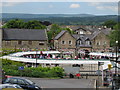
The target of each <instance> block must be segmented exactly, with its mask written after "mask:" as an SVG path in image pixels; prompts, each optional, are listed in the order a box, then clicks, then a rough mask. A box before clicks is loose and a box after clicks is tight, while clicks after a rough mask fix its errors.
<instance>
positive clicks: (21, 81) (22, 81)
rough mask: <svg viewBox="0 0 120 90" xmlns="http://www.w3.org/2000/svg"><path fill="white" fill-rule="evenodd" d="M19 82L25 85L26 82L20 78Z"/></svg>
mask: <svg viewBox="0 0 120 90" xmlns="http://www.w3.org/2000/svg"><path fill="white" fill-rule="evenodd" d="M18 84H19V85H25V84H26V83H25V82H24V80H21V79H18Z"/></svg>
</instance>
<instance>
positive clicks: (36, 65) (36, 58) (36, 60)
mask: <svg viewBox="0 0 120 90" xmlns="http://www.w3.org/2000/svg"><path fill="white" fill-rule="evenodd" d="M37 51H38V50H37V48H36V64H35V65H36V67H37V59H38V57H37Z"/></svg>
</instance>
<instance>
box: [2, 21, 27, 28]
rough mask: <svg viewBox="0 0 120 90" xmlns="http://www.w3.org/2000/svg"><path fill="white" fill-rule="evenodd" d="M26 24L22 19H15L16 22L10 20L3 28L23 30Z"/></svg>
mask: <svg viewBox="0 0 120 90" xmlns="http://www.w3.org/2000/svg"><path fill="white" fill-rule="evenodd" d="M24 24H25V23H24V22H23V20H20V19H14V20H10V21H8V22H7V23H6V24H5V25H4V26H3V28H20V29H21V28H23V27H24Z"/></svg>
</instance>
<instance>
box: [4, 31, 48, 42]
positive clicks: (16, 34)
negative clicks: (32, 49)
mask: <svg viewBox="0 0 120 90" xmlns="http://www.w3.org/2000/svg"><path fill="white" fill-rule="evenodd" d="M3 40H41V41H45V40H47V34H46V31H45V30H39V29H3Z"/></svg>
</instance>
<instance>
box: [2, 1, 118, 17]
mask: <svg viewBox="0 0 120 90" xmlns="http://www.w3.org/2000/svg"><path fill="white" fill-rule="evenodd" d="M4 1H6V2H2V11H1V12H2V13H26V14H94V15H116V14H118V2H82V1H81V2H78V1H77V2H73V1H72V2H53V1H51V2H48V0H45V1H47V2H8V1H7V0H4Z"/></svg>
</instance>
